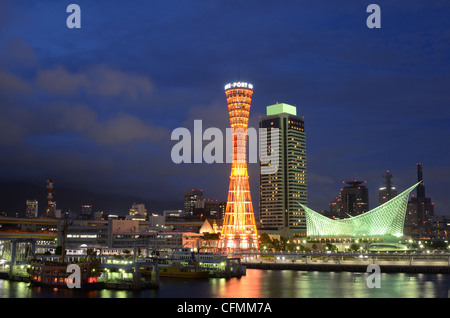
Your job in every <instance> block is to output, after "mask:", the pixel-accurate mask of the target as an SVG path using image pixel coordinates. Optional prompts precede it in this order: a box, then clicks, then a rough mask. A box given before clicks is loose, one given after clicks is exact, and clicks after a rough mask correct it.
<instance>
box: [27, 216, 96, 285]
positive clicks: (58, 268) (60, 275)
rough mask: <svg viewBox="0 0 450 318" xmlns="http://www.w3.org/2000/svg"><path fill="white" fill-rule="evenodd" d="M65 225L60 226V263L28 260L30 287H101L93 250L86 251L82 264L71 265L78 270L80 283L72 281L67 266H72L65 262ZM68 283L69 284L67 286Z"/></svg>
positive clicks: (70, 271) (70, 272)
mask: <svg viewBox="0 0 450 318" xmlns="http://www.w3.org/2000/svg"><path fill="white" fill-rule="evenodd" d="M66 228H67V225H66V224H64V225H63V226H62V230H63V235H62V237H63V240H62V249H61V258H60V261H45V260H38V259H36V258H35V257H34V258H33V259H32V260H30V267H29V268H28V275H29V276H28V277H29V281H30V285H31V286H43V287H53V288H73V287H76V288H81V289H91V288H96V287H99V286H101V284H100V283H99V282H98V278H99V276H100V275H101V267H100V259H98V258H97V257H96V253H95V252H94V250H93V249H88V250H87V253H86V258H85V260H84V261H82V262H77V263H73V264H75V265H77V266H78V267H79V269H80V271H79V274H80V281H79V282H76V279H73V278H72V277H73V276H72V273H73V270H70V268H69V271H68V266H69V265H72V264H69V263H67V262H65V232H66ZM69 283H70V284H69ZM69 285H70V286H69Z"/></svg>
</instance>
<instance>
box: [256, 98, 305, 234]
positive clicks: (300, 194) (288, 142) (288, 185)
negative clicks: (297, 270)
mask: <svg viewBox="0 0 450 318" xmlns="http://www.w3.org/2000/svg"><path fill="white" fill-rule="evenodd" d="M259 127H260V128H265V129H266V131H267V140H265V141H264V140H262V139H261V141H260V152H261V153H263V152H267V153H270V154H271V155H272V156H273V158H272V159H275V158H274V156H275V155H276V154H278V155H277V158H276V159H277V160H271V162H270V165H272V166H273V162H272V161H278V162H277V163H276V164H277V169H273V171H271V173H267V172H264V170H263V169H265V168H269V167H268V166H267V165H269V163H263V162H261V171H260V196H259V217H260V222H261V229H262V230H265V231H274V232H278V233H280V234H281V235H283V236H287V237H289V236H292V235H294V234H299V235H306V219H305V213H304V211H303V209H302V208H301V207H300V205H299V204H298V203H301V204H304V205H306V204H307V197H306V184H307V183H306V137H305V122H304V118H303V117H302V116H298V115H297V108H296V107H295V106H292V105H288V104H284V103H281V104H275V105H271V106H267V115H266V116H263V117H261V118H260V121H259ZM275 128H277V129H278V136H276V137H278V144H276V143H274V141H273V140H272V138H274V136H272V133H271V131H272V130H273V129H275ZM274 131H276V130H274ZM274 168H275V167H274ZM269 170H270V169H269Z"/></svg>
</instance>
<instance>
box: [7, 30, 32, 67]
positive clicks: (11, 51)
mask: <svg viewBox="0 0 450 318" xmlns="http://www.w3.org/2000/svg"><path fill="white" fill-rule="evenodd" d="M0 56H1V57H2V59H3V62H4V63H5V64H7V65H10V66H14V68H28V67H34V66H36V65H37V63H38V60H37V56H36V53H35V52H34V50H33V48H32V47H31V46H30V45H29V44H28V43H27V42H25V41H24V40H23V39H22V38H20V37H16V36H14V37H13V38H11V39H10V40H9V41H8V42H7V43H6V45H5V48H4V49H3V50H2V52H1V53H0Z"/></svg>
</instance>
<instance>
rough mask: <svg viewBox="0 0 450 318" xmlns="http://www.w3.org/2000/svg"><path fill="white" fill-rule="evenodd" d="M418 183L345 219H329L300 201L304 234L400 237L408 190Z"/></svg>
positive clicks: (321, 236)
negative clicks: (376, 205) (379, 203)
mask: <svg viewBox="0 0 450 318" xmlns="http://www.w3.org/2000/svg"><path fill="white" fill-rule="evenodd" d="M419 183H420V182H419ZM419 183H417V184H415V185H414V186H412V187H410V188H409V189H407V190H405V191H403V192H402V193H400V194H399V195H397V196H396V197H394V198H392V199H391V200H389V201H387V202H386V203H384V204H382V205H380V206H378V207H376V208H375V209H372V210H370V211H368V212H366V213H363V214H360V215H358V216H354V217H351V216H350V217H349V218H346V219H338V220H333V219H330V218H328V217H326V216H323V215H322V214H320V213H317V212H315V211H313V210H311V209H310V208H308V207H306V206H305V205H303V204H300V203H299V204H300V205H301V207H302V208H303V209H304V210H305V215H306V232H307V236H308V237H311V238H363V237H367V238H371V237H392V236H394V237H402V236H403V227H404V222H405V215H406V208H407V206H408V199H409V194H410V193H411V191H412V190H414V188H415V187H417V185H418V184H419Z"/></svg>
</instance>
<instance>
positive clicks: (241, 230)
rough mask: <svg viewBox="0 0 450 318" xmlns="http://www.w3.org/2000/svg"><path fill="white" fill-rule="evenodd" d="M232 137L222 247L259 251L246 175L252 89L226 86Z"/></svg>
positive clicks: (245, 84)
mask: <svg viewBox="0 0 450 318" xmlns="http://www.w3.org/2000/svg"><path fill="white" fill-rule="evenodd" d="M225 94H226V97H227V104H228V113H229V115H230V125H231V130H232V133H231V135H232V137H233V161H232V166H231V175H230V187H229V191H228V200H227V206H226V209H225V216H224V221H223V226H222V235H221V241H220V247H221V248H222V249H226V250H255V249H258V248H259V244H258V235H257V232H256V224H255V216H254V214H253V205H252V199H251V196H250V186H249V182H248V173H247V160H246V159H247V127H248V117H249V113H250V104H251V102H252V94H253V85H252V84H249V83H243V82H237V83H230V84H227V85H226V86H225Z"/></svg>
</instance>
